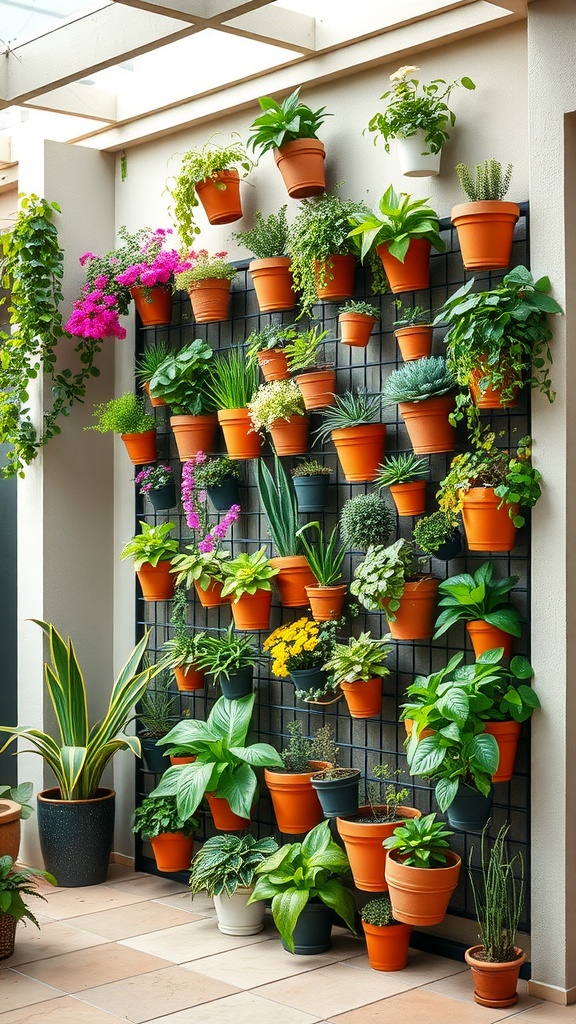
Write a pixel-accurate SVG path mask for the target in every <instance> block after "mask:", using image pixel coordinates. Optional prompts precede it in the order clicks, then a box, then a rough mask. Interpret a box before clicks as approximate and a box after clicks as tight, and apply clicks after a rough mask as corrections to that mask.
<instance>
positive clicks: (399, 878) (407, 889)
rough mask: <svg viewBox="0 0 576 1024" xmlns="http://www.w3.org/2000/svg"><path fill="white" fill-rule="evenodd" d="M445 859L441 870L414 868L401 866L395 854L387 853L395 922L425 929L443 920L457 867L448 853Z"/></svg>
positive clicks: (454, 857) (458, 862)
mask: <svg viewBox="0 0 576 1024" xmlns="http://www.w3.org/2000/svg"><path fill="white" fill-rule="evenodd" d="M446 859H447V864H446V865H445V866H444V867H437V868H416V867H414V866H408V865H407V864H402V863H401V861H400V860H399V859H398V853H397V851H396V850H390V852H389V853H388V856H387V858H386V869H385V872H386V882H387V883H388V891H389V894H390V902H391V903H392V911H393V914H394V917H395V918H396V920H397V921H402V922H403V923H404V924H411V925H414V926H416V927H418V926H421V927H427V926H429V925H432V924H440V922H441V921H443V920H444V918H445V916H446V911H447V909H448V904H449V902H450V897H451V895H452V893H453V892H454V889H455V888H456V886H457V885H458V877H459V875H460V866H461V860H460V857H459V856H458V854H457V853H453V852H452V851H451V850H447V851H446Z"/></svg>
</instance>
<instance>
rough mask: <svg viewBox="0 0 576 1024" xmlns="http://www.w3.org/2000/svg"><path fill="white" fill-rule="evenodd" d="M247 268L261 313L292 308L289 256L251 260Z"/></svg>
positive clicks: (294, 298)
mask: <svg viewBox="0 0 576 1024" xmlns="http://www.w3.org/2000/svg"><path fill="white" fill-rule="evenodd" d="M248 270H249V271H250V274H251V276H252V282H253V284H254V290H255V292H256V298H257V300H258V305H259V307H260V312H261V313H276V312H279V311H280V310H284V309H294V306H295V305H296V293H295V292H294V290H293V288H292V284H293V280H292V272H291V270H290V257H289V256H276V257H274V258H273V259H261V260H251V262H250V263H249V264H248Z"/></svg>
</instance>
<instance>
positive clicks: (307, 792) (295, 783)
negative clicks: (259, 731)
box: [264, 761, 332, 836]
mask: <svg viewBox="0 0 576 1024" xmlns="http://www.w3.org/2000/svg"><path fill="white" fill-rule="evenodd" d="M308 763H309V765H310V771H309V772H294V773H292V772H272V771H270V769H269V768H265V769H264V781H265V783H266V785H267V786H268V789H269V790H270V797H271V799H272V806H273V808H274V814H275V816H276V823H277V825H278V828H279V830H280V832H283V833H284V834H285V835H289V836H293V835H294V836H295V835H302V834H303V833H304V832H309V831H310V829H311V828H314V826H315V825H319V824H320V822H321V821H322V819H323V817H324V815H323V813H322V808H321V806H320V801H319V799H318V796H317V794H316V790H315V789H313V788H312V783H311V782H310V778H311V776H312V775H313V774H314V772H320V771H322V769H324V768H331V767H332V766H331V764H330V763H329V762H328V761H309V762H308Z"/></svg>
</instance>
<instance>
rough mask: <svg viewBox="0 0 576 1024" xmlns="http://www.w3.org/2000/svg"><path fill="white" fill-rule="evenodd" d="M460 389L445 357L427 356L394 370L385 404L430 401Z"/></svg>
mask: <svg viewBox="0 0 576 1024" xmlns="http://www.w3.org/2000/svg"><path fill="white" fill-rule="evenodd" d="M455 388H456V381H455V379H454V377H453V376H452V372H451V370H450V369H449V368H448V364H447V362H446V360H445V359H444V357H443V356H425V357H424V358H423V359H413V360H411V361H410V362H408V363H403V364H402V366H400V367H399V368H398V369H397V370H393V371H392V373H391V374H390V376H389V377H388V380H387V381H386V383H385V384H384V387H383V388H382V401H383V404H384V405H394V404H395V403H396V402H423V401H425V400H426V399H427V398H433V397H436V396H438V395H446V394H448V393H449V392H450V391H454V390H455Z"/></svg>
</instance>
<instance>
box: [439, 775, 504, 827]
mask: <svg viewBox="0 0 576 1024" xmlns="http://www.w3.org/2000/svg"><path fill="white" fill-rule="evenodd" d="M493 793H494V788H493V787H491V788H490V794H489V795H488V796H484V795H483V794H482V793H479V792H478V790H477V789H470V787H469V786H462V785H460V786H458V792H457V793H456V796H455V797H454V800H453V801H452V803H451V804H450V807H449V808H448V821H449V823H450V825H451V826H452V828H457V829H459V830H460V831H461V832H481V831H482V829H483V828H484V826H485V824H486V822H487V821H488V818H489V817H490V814H491V813H492V797H493Z"/></svg>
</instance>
